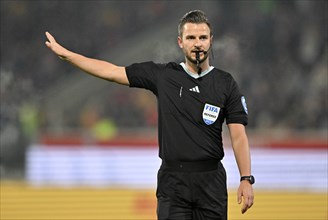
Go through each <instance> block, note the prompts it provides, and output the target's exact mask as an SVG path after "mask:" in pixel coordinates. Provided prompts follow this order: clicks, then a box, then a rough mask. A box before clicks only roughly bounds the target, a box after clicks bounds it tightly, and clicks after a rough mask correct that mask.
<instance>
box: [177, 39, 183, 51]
mask: <svg viewBox="0 0 328 220" xmlns="http://www.w3.org/2000/svg"><path fill="white" fill-rule="evenodd" d="M178 45H179V47H180V48H181V49H182V47H183V46H182V38H181V37H180V36H178Z"/></svg>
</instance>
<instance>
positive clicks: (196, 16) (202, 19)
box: [178, 10, 212, 36]
mask: <svg viewBox="0 0 328 220" xmlns="http://www.w3.org/2000/svg"><path fill="white" fill-rule="evenodd" d="M186 23H193V24H201V23H205V24H207V26H208V27H209V28H210V35H212V28H211V24H210V22H209V21H208V19H207V16H206V14H205V13H204V12H203V11H201V10H193V11H190V12H188V13H187V14H185V15H184V16H183V17H182V18H181V19H180V22H179V25H178V34H179V36H182V29H183V26H184V25H185V24H186Z"/></svg>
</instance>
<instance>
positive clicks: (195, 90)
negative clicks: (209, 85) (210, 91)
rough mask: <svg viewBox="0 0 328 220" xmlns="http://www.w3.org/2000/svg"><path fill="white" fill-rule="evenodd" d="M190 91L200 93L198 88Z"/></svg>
mask: <svg viewBox="0 0 328 220" xmlns="http://www.w3.org/2000/svg"><path fill="white" fill-rule="evenodd" d="M189 91H192V92H196V93H200V91H199V88H198V86H195V87H193V88H191V89H189Z"/></svg>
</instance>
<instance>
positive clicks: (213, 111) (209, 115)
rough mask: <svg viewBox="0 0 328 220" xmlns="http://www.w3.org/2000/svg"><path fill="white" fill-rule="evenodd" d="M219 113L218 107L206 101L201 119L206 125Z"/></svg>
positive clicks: (214, 119) (212, 121)
mask: <svg viewBox="0 0 328 220" xmlns="http://www.w3.org/2000/svg"><path fill="white" fill-rule="evenodd" d="M219 113H220V107H217V106H215V105H210V104H207V103H206V104H205V106H204V110H203V120H204V122H205V124H207V125H211V124H213V123H214V122H215V121H216V119H218V117H219Z"/></svg>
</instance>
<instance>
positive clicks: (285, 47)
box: [0, 0, 327, 149]
mask: <svg viewBox="0 0 328 220" xmlns="http://www.w3.org/2000/svg"><path fill="white" fill-rule="evenodd" d="M187 3H189V7H190V5H192V6H193V8H200V9H202V8H204V7H205V6H206V4H207V3H206V1H188V2H184V1H180V2H174V3H173V2H171V1H83V2H77V1H31V2H30V1H1V90H0V101H1V111H0V119H1V120H0V126H1V147H2V149H5V146H10V145H11V144H12V143H16V145H17V141H18V140H20V141H23V140H25V141H26V142H24V141H23V142H24V143H28V142H31V141H36V142H37V139H35V138H36V137H39V136H40V135H42V133H43V132H47V131H49V130H53V129H51V128H52V126H53V124H52V123H51V120H49V116H48V115H47V112H44V111H43V108H42V100H43V99H45V98H46V97H43V94H45V91H47V90H48V89H49V88H51V87H52V86H53V85H55V84H64V83H65V77H67V75H69V74H70V73H72V72H73V71H76V70H75V69H72V67H71V66H70V65H63V63H61V62H60V61H59V60H57V59H55V58H54V57H53V54H52V53H49V51H47V49H46V48H45V46H44V41H45V39H44V31H46V30H48V31H51V32H53V33H54V34H55V36H58V38H59V39H61V42H63V41H64V40H63V39H65V41H64V42H65V44H64V45H67V46H69V47H70V48H79V51H78V52H80V53H84V54H86V55H88V56H91V57H97V56H99V55H100V54H106V52H107V51H109V50H110V48H112V47H114V46H115V45H117V44H120V43H123V44H124V40H125V39H127V38H128V37H129V36H131V35H134V34H136V33H139V32H140V31H143V30H145V29H147V28H151V27H152V25H155V24H156V23H158V22H162V21H165V20H166V19H167V17H168V16H170V13H171V12H172V10H176V9H177V8H179V9H180V11H184V12H187V11H186V10H184V5H186V4H187ZM213 4H215V6H216V8H213V10H216V11H217V12H218V13H217V14H213V13H209V14H210V15H211V16H210V19H211V22H212V23H213V24H215V27H214V38H215V42H214V45H213V51H214V59H213V62H212V64H213V65H215V66H217V67H218V68H221V69H223V70H226V71H228V72H231V73H232V74H233V75H234V76H235V78H236V80H237V81H238V83H239V85H240V87H241V88H242V91H243V92H244V94H245V95H246V97H247V104H248V108H249V111H250V124H249V128H250V129H255V130H256V129H258V130H268V131H269V130H270V129H276V128H279V129H283V130H296V131H307V130H314V131H322V130H326V129H327V13H326V10H327V2H325V1H310V0H309V1H298V0H294V1H211V5H213ZM188 9H189V8H188ZM205 9H206V7H205ZM204 11H206V10H204ZM180 16H181V15H180ZM177 19H178V18H177ZM177 22H178V21H177ZM51 24H56V25H51ZM49 27H50V30H49ZM173 31H176V30H173ZM172 43H175V42H172ZM172 46H175V45H172ZM154 61H156V58H155V59H154ZM175 61H177V62H180V61H182V60H181V58H180V59H179V60H175ZM67 86H69V85H67ZM136 94H137V95H136ZM88 100H92V97H89V98H88ZM90 103H91V101H90ZM90 103H89V105H87V104H86V105H85V106H84V107H83V108H78V109H76V111H75V113H74V114H72V115H60V116H58V117H61V118H57V119H56V120H58V121H61V122H62V123H61V124H60V126H62V128H60V129H62V130H67V129H69V130H76V131H78V132H79V131H81V130H83V129H81V128H83V127H85V128H88V127H90V126H93V125H95V124H96V123H97V122H101V123H99V124H97V126H99V127H97V126H96V128H94V130H95V131H96V132H97V129H98V131H99V130H101V128H106V129H107V130H106V129H105V130H106V131H108V132H109V133H110V134H112V135H115V134H116V133H117V131H124V129H127V128H138V129H154V128H155V127H156V125H157V122H156V104H155V100H154V99H153V98H150V96H148V95H147V94H145V93H135V94H131V92H129V91H128V90H120V88H119V87H117V88H116V87H115V89H114V90H113V93H112V94H109V95H108V97H107V98H106V100H104V102H103V106H94V107H93V106H92V105H90ZM109 103H110V104H109ZM113 106H114V108H113ZM117 106H120V107H119V108H116V107H117ZM122 106H126V107H127V108H123V107H122ZM124 109H129V111H128V112H124V111H123V110H124ZM60 129H59V130H60ZM82 133H83V134H85V132H82ZM82 133H81V134H82ZM38 135H39V136H38ZM100 137H104V138H109V137H110V136H106V135H104V136H102V135H100Z"/></svg>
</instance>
